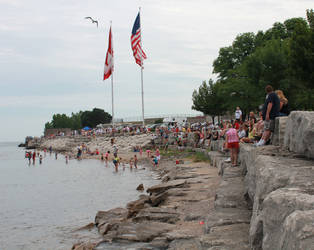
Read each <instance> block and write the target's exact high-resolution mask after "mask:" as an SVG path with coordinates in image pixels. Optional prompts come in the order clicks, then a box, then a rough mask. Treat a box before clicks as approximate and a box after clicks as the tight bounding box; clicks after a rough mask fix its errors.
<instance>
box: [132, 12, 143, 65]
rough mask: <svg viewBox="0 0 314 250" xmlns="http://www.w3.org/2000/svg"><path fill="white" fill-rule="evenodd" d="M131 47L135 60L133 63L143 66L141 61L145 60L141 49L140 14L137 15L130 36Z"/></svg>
mask: <svg viewBox="0 0 314 250" xmlns="http://www.w3.org/2000/svg"><path fill="white" fill-rule="evenodd" d="M131 47H132V50H133V56H134V58H135V62H136V63H137V64H138V65H140V66H141V67H142V66H143V60H144V59H146V58H147V57H146V54H145V53H144V51H143V49H142V47H141V21H140V13H138V15H137V17H136V19H135V22H134V25H133V29H132V34H131Z"/></svg>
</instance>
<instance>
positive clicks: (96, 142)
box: [38, 134, 152, 155]
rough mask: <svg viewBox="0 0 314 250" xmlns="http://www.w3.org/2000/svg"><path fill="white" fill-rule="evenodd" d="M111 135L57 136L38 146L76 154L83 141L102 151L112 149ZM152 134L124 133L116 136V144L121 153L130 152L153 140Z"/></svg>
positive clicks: (92, 148) (90, 147)
mask: <svg viewBox="0 0 314 250" xmlns="http://www.w3.org/2000/svg"><path fill="white" fill-rule="evenodd" d="M111 138H112V137H110V136H100V137H95V138H94V137H86V136H75V137H57V138H54V139H43V140H42V141H41V143H40V145H38V148H41V149H44V148H49V147H52V149H53V150H54V151H58V152H67V153H70V154H73V155H75V154H76V153H77V147H78V146H80V145H82V144H83V143H84V144H85V145H86V146H87V147H88V148H89V149H90V151H92V152H94V151H95V150H96V149H98V150H99V151H100V152H106V151H108V150H109V151H112V145H111ZM151 138H152V136H151V134H139V135H123V136H116V137H115V145H116V146H117V147H118V149H119V153H130V152H132V151H133V148H134V147H135V146H141V147H142V148H144V147H146V146H148V145H149V144H150V142H151Z"/></svg>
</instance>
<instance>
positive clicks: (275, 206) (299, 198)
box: [262, 188, 314, 249]
mask: <svg viewBox="0 0 314 250" xmlns="http://www.w3.org/2000/svg"><path fill="white" fill-rule="evenodd" d="M262 206H263V210H262V218H263V235H264V238H263V249H286V248H281V245H282V243H281V242H279V241H278V239H281V238H286V237H285V234H286V230H287V228H285V227H286V226H285V225H284V222H285V221H287V220H288V219H287V217H288V216H290V215H291V214H292V213H293V212H294V211H296V210H298V211H304V210H313V211H314V196H313V195H311V194H307V193H304V190H302V189H299V188H281V189H277V190H276V191H274V192H271V193H270V194H269V195H268V196H267V197H266V198H265V200H264V202H263V205H262ZM313 215H314V214H312V215H311V216H313ZM302 216H303V217H304V216H305V214H303V215H302ZM311 216H308V220H303V226H304V227H309V228H310V227H311V223H313V219H314V217H311ZM303 217H302V218H303ZM311 221H312V222H311ZM290 222H291V221H290ZM290 222H289V223H288V224H289V226H292V225H293V224H291V223H290ZM294 226H295V225H294ZM313 228H314V226H313V224H312V229H313ZM295 233H296V232H295ZM312 233H314V231H312ZM289 234H291V232H290V233H289ZM293 237H294V238H295V237H297V236H296V234H295V235H294V236H293ZM298 237H299V236H298ZM312 237H313V240H314V234H312ZM299 240H300V239H299ZM313 246H314V245H313ZM290 249H300V248H290ZM301 249H309V248H301Z"/></svg>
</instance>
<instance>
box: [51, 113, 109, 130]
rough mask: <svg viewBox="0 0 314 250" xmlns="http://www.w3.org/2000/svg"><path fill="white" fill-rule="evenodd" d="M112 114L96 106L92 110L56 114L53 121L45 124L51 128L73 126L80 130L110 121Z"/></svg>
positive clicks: (74, 128)
mask: <svg viewBox="0 0 314 250" xmlns="http://www.w3.org/2000/svg"><path fill="white" fill-rule="evenodd" d="M111 120H112V116H111V115H110V114H109V113H107V112H105V111H104V110H103V109H98V108H94V109H93V110H92V111H88V110H87V111H84V112H83V111H79V112H77V113H72V114H71V116H67V115H66V114H54V115H53V116H52V120H51V122H47V123H46V124H45V129H49V128H71V129H72V130H78V129H81V128H84V127H86V126H87V127H90V128H95V127H96V126H97V125H98V124H104V123H110V122H111Z"/></svg>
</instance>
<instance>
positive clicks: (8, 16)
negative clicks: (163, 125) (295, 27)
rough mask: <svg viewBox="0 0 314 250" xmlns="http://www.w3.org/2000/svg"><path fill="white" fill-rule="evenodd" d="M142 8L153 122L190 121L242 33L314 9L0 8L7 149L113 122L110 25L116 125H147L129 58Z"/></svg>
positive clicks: (8, 2)
mask: <svg viewBox="0 0 314 250" xmlns="http://www.w3.org/2000/svg"><path fill="white" fill-rule="evenodd" d="M140 6H141V8H142V10H141V23H142V44H143V49H144V51H145V53H146V54H147V57H148V59H147V60H145V69H144V92H145V95H144V97H145V114H146V115H160V114H191V113H195V111H192V110H191V105H192V101H191V96H192V92H193V90H194V89H196V88H198V86H199V85H200V84H201V83H202V81H203V80H208V79H209V78H211V77H215V76H213V75H212V63H213V61H214V59H215V58H216V57H217V56H218V52H219V48H221V47H224V46H229V45H230V44H231V43H232V41H233V40H234V38H235V37H236V35H238V34H240V33H244V32H255V33H256V32H257V31H258V30H266V29H268V28H270V27H271V26H272V24H273V23H274V22H277V21H279V22H283V21H284V20H286V19H288V18H291V17H305V11H306V9H309V8H313V0H272V1H270V0H263V1H261V0H145V1H140V0H124V1H123V0H112V1H109V0H107V1H104V0H93V1H87V0H53V1H51V0H0V37H1V39H0V88H1V91H0V117H1V122H0V141H13V140H18V141H22V140H24V137H25V136H27V135H41V134H42V133H43V128H44V124H45V122H47V121H50V120H51V118H52V115H53V114H54V113H65V114H67V115H70V114H71V112H77V111H79V110H91V109H92V108H94V107H98V108H103V109H105V111H108V112H109V113H111V83H110V80H107V81H105V82H103V81H102V74H103V67H104V58H105V53H106V50H107V46H108V32H109V22H110V20H112V22H113V25H112V31H113V40H114V41H113V44H114V53H115V54H114V57H115V72H114V98H115V115H116V117H117V118H118V117H119V118H123V117H139V116H141V88H140V67H139V66H138V65H137V64H135V62H134V59H133V57H132V51H131V48H130V34H131V29H132V26H133V23H134V20H135V17H136V15H137V12H138V7H140ZM85 16H91V17H93V18H95V19H97V20H98V21H99V27H98V29H97V28H96V26H95V24H92V23H91V22H89V21H88V20H86V19H84V17H85Z"/></svg>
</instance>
